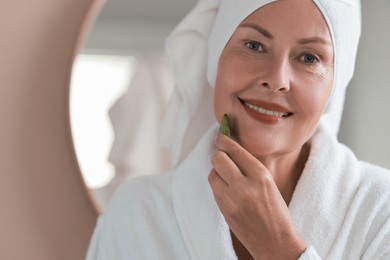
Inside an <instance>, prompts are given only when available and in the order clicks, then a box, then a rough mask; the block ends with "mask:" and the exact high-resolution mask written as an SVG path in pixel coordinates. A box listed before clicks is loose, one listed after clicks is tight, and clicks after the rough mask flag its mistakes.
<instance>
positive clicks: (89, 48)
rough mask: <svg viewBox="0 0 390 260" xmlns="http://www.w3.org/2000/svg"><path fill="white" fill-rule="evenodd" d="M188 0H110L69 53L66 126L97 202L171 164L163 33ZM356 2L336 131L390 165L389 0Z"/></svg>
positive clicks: (365, 154) (366, 155)
mask: <svg viewBox="0 0 390 260" xmlns="http://www.w3.org/2000/svg"><path fill="white" fill-rule="evenodd" d="M195 3H196V1H195V0H165V1H155V0H127V1H126V0H109V1H107V3H106V4H105V6H104V7H103V9H102V11H101V13H100V15H99V16H98V18H97V20H96V23H95V24H94V26H93V28H92V30H91V31H90V32H89V35H88V37H87V40H86V42H85V45H84V46H83V48H82V50H81V52H80V54H79V55H78V57H77V59H76V61H75V64H74V68H73V77H72V83H71V124H72V133H73V138H74V143H75V148H76V152H77V156H78V159H79V164H80V167H81V170H82V172H83V176H84V179H85V181H86V183H87V185H88V187H89V188H90V189H91V190H92V191H93V193H94V195H95V197H96V198H97V200H98V201H99V203H100V204H101V206H102V207H103V208H104V206H105V205H106V203H107V201H108V200H109V198H110V196H111V194H112V192H113V191H114V190H115V188H116V187H117V186H118V185H119V184H120V183H122V182H123V181H125V180H126V179H128V178H131V177H133V176H139V175H144V174H154V173H156V172H157V173H158V172H161V171H164V170H169V169H170V167H171V166H170V164H169V153H167V151H164V150H163V149H162V148H159V147H158V146H157V135H158V127H159V120H160V119H161V115H162V113H163V109H164V106H165V104H166V102H167V100H168V98H169V95H170V93H171V91H172V87H173V78H172V72H171V70H170V68H169V65H168V63H167V61H166V58H165V55H164V40H165V38H166V37H167V35H168V34H169V33H170V31H172V29H173V28H174V27H175V25H177V24H178V23H179V22H180V20H181V19H182V18H183V17H184V15H185V14H186V13H187V12H188V11H189V10H190V9H191V8H192V7H193V6H194V5H195ZM362 5H363V8H362V13H363V31H362V38H361V42H360V49H359V53H358V58H357V65H356V71H355V77H354V79H353V80H352V82H351V84H350V86H349V90H348V93H347V99H346V106H345V111H344V116H343V122H342V126H341V130H340V134H339V139H340V141H341V142H343V143H345V144H346V145H348V146H349V147H351V148H352V150H353V151H354V152H355V153H356V155H357V157H358V158H360V159H362V160H365V161H368V162H371V163H374V164H378V165H380V166H383V167H386V168H390V160H389V158H390V157H389V154H390V138H389V137H388V135H389V133H390V119H389V117H388V116H387V111H390V102H389V100H388V99H389V97H390V64H389V59H390V48H389V46H390V32H389V30H388V27H389V25H390V15H389V14H390V1H388V0H376V1H368V0H366V1H362ZM157 82H158V84H157ZM157 85H159V86H160V87H157ZM161 86H163V88H161Z"/></svg>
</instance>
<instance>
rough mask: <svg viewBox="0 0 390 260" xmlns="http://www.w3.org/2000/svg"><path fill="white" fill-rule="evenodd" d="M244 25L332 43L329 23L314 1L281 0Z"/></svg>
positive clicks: (245, 21) (265, 8) (254, 13)
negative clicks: (252, 25) (254, 25)
mask: <svg viewBox="0 0 390 260" xmlns="http://www.w3.org/2000/svg"><path fill="white" fill-rule="evenodd" d="M243 23H255V24H260V25H261V26H263V27H265V28H267V30H270V31H271V33H272V31H273V30H274V31H277V30H281V31H282V32H283V31H285V32H289V33H291V32H294V33H295V34H297V37H298V36H299V37H313V36H321V37H323V38H325V39H326V40H328V41H330V42H331V36H330V32H329V28H328V26H327V23H326V21H325V19H324V17H323V15H322V13H321V11H320V10H319V9H318V7H317V6H316V4H315V3H314V2H313V1H312V0H279V1H275V2H272V3H269V4H267V5H264V6H262V7H260V8H259V9H257V10H255V11H254V12H253V13H251V14H250V15H249V16H248V17H246V18H245V19H244V20H243V21H242V22H241V24H243Z"/></svg>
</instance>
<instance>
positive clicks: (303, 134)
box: [214, 0, 334, 168]
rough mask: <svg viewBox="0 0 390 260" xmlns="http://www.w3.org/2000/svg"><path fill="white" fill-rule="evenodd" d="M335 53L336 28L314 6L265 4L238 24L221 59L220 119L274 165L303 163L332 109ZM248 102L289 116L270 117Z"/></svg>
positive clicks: (217, 99) (248, 147) (217, 112)
mask: <svg viewBox="0 0 390 260" xmlns="http://www.w3.org/2000/svg"><path fill="white" fill-rule="evenodd" d="M333 55H334V53H333V46H332V40H331V36H330V33H329V29H328V27H327V24H326V22H325V20H324V18H323V16H322V14H321V13H320V11H319V10H318V8H317V7H316V5H315V4H314V3H313V2H312V1H311V0H301V1H299V4H297V2H296V1H288V0H281V1H276V2H273V3H271V4H268V5H266V6H263V7H262V8H260V9H258V10H256V11H255V12H253V13H252V14H251V15H249V16H248V17H247V18H246V19H245V20H244V21H243V22H242V23H241V24H240V25H239V26H238V28H237V29H236V30H235V32H234V33H233V35H232V36H231V38H230V40H229V42H228V43H227V45H226V46H225V48H224V50H223V52H222V54H221V57H220V60H219V66H218V73H217V80H216V86H215V99H214V111H215V115H216V117H217V118H218V120H221V118H222V116H223V114H225V113H227V114H228V115H229V117H230V119H231V128H232V135H233V136H234V137H235V138H236V139H237V141H238V142H239V143H240V144H241V145H242V146H243V147H244V148H245V149H246V150H248V151H249V152H250V153H251V154H252V155H254V156H255V157H256V158H258V159H259V160H260V161H262V162H263V163H264V164H265V165H266V166H267V167H268V166H270V165H267V164H268V163H269V164H271V168H272V162H274V161H277V162H278V164H279V163H280V162H281V161H282V162H283V160H289V159H288V158H294V159H293V160H296V159H297V158H299V154H300V153H301V150H302V147H303V145H304V144H305V143H306V142H308V140H309V139H310V138H311V136H312V135H313V133H314V131H315V129H316V128H317V125H318V122H319V120H320V117H321V115H322V114H323V111H324V110H325V108H326V105H327V103H328V99H329V95H330V93H331V89H332V85H333ZM245 102H247V103H250V104H251V105H255V106H257V107H261V108H265V109H267V110H268V113H270V111H274V112H279V113H283V114H275V113H274V114H272V115H264V113H260V112H258V111H255V110H253V109H250V108H249V107H248V106H247V105H246V104H245ZM252 108H253V106H252ZM263 112H264V111H263ZM282 115H283V116H282ZM276 158H277V160H274V159H276Z"/></svg>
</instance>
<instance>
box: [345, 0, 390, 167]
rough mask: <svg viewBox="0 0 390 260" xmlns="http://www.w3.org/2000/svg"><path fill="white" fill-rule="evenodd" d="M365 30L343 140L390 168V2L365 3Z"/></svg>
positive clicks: (366, 158)
mask: <svg viewBox="0 0 390 260" xmlns="http://www.w3.org/2000/svg"><path fill="white" fill-rule="evenodd" d="M362 5H363V31H362V38H361V42H360V48H359V53H358V58H357V65H356V71H355V76H354V78H353V80H352V82H351V85H350V87H349V91H348V94H347V102H346V107H345V111H344V121H343V124H342V128H341V132H340V140H341V141H342V142H344V143H346V144H347V145H348V146H350V147H351V148H352V149H353V150H354V151H355V153H356V155H357V156H358V158H361V159H364V160H366V161H369V162H372V163H375V164H379V165H381V166H384V167H386V168H390V136H389V135H390V116H389V111H390V1H388V0H375V1H369V0H363V1H362Z"/></svg>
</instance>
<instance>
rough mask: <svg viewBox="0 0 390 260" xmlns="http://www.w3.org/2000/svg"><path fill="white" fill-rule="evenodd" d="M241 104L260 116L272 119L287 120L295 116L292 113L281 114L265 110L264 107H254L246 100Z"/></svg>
mask: <svg viewBox="0 0 390 260" xmlns="http://www.w3.org/2000/svg"><path fill="white" fill-rule="evenodd" d="M241 102H242V103H243V104H244V105H245V106H246V107H248V108H249V109H251V110H253V111H256V112H258V113H260V114H263V115H267V116H271V117H279V118H287V117H289V116H291V115H292V114H293V113H290V112H279V111H273V110H268V109H265V108H263V107H259V106H256V105H253V104H251V103H249V102H247V101H244V100H241Z"/></svg>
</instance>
